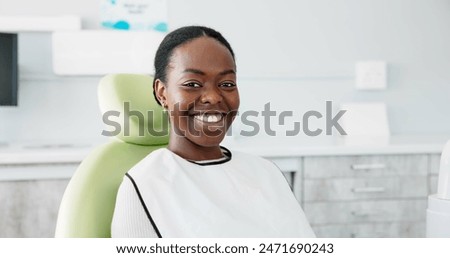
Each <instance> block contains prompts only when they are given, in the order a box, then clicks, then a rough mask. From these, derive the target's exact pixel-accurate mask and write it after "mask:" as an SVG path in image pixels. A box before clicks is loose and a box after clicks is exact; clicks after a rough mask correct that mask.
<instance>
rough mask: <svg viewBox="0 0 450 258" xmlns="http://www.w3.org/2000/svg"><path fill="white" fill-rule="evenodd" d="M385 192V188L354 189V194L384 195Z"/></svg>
mask: <svg viewBox="0 0 450 258" xmlns="http://www.w3.org/2000/svg"><path fill="white" fill-rule="evenodd" d="M385 191H386V189H385V188H384V187H358V188H353V189H352V192H354V193H383V192H385Z"/></svg>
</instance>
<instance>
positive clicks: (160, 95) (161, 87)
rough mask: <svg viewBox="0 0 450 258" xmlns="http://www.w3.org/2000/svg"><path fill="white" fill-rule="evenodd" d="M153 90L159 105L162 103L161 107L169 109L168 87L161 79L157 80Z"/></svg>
mask: <svg viewBox="0 0 450 258" xmlns="http://www.w3.org/2000/svg"><path fill="white" fill-rule="evenodd" d="M153 89H154V91H155V95H156V98H157V99H158V101H159V103H161V106H162V107H167V101H166V100H167V98H166V85H165V84H164V83H163V82H162V81H161V80H160V79H156V80H155V84H154V85H153Z"/></svg>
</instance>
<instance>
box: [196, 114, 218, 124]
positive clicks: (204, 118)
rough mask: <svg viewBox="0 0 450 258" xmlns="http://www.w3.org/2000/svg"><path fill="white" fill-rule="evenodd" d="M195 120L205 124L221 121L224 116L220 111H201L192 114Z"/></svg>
mask: <svg viewBox="0 0 450 258" xmlns="http://www.w3.org/2000/svg"><path fill="white" fill-rule="evenodd" d="M193 117H194V119H195V120H197V121H199V122H202V123H205V124H217V123H219V122H221V121H222V120H223V118H224V114H222V113H209V114H208V113H203V114H196V115H194V116H193Z"/></svg>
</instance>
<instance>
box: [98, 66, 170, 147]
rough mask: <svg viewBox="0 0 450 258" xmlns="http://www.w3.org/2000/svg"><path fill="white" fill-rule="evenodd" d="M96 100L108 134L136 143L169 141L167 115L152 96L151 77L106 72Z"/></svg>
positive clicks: (158, 143)
mask: <svg viewBox="0 0 450 258" xmlns="http://www.w3.org/2000/svg"><path fill="white" fill-rule="evenodd" d="M98 101H99V105H100V110H101V112H102V119H103V123H105V126H106V127H107V128H106V129H105V131H104V132H107V134H108V135H110V136H115V137H116V138H118V139H120V140H122V141H124V142H127V143H133V144H139V145H164V144H167V143H168V142H169V122H168V118H167V114H165V112H164V111H163V109H162V107H161V106H160V105H159V104H158V103H157V102H156V100H155V99H154V97H153V78H152V77H150V76H147V75H140V74H110V75H106V76H105V77H103V78H102V79H101V80H100V83H99V86H98Z"/></svg>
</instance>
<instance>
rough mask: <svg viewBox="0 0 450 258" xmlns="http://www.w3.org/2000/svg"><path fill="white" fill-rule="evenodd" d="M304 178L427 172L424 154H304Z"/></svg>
mask: <svg viewBox="0 0 450 258" xmlns="http://www.w3.org/2000/svg"><path fill="white" fill-rule="evenodd" d="M304 173H305V179H315V178H335V177H351V178H359V177H368V176H370V177H372V176H373V177H383V176H392V175H396V176H417V175H424V176H425V175H427V174H428V167H427V155H392V156H389V155H373V156H367V155H364V156H341V157H336V156H329V157H306V158H305V159H304Z"/></svg>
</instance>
